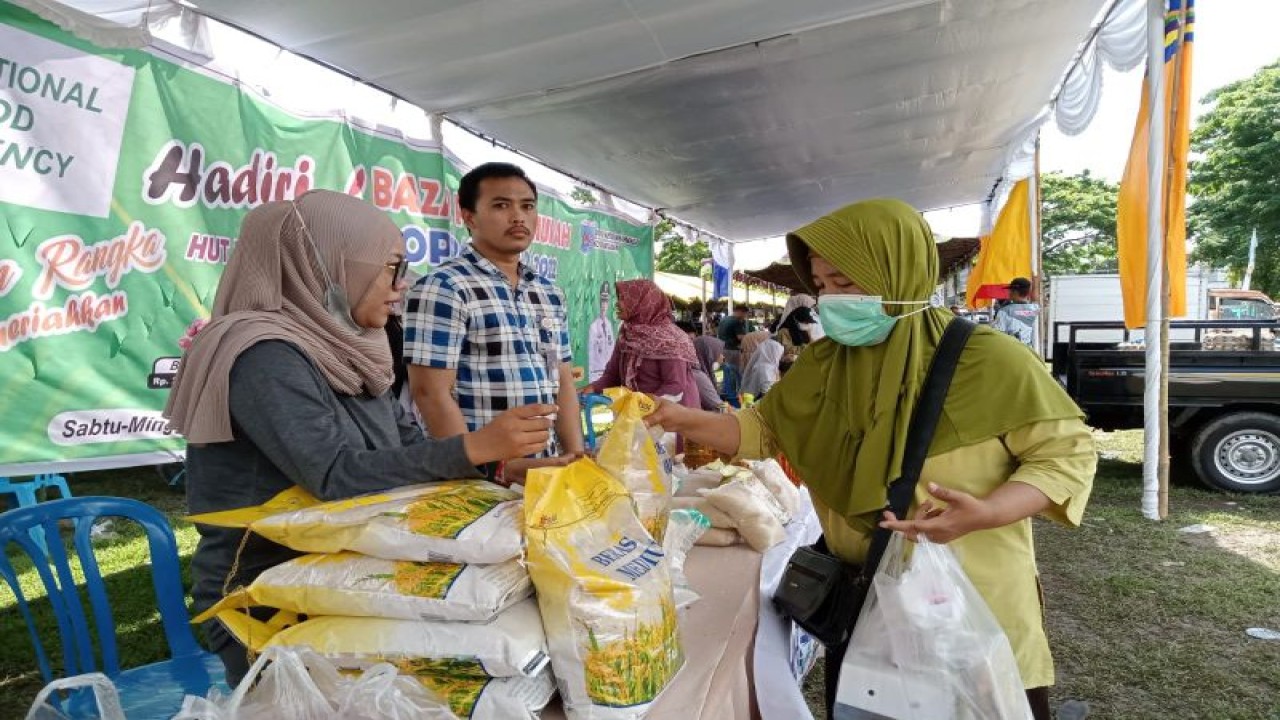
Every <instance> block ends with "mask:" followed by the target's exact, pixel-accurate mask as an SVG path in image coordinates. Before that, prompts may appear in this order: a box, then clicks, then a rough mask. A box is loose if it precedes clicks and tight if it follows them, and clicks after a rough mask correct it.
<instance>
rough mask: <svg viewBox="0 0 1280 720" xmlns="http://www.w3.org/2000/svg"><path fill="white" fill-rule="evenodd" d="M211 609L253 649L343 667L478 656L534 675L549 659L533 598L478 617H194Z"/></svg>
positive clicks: (504, 669) (225, 613)
mask: <svg viewBox="0 0 1280 720" xmlns="http://www.w3.org/2000/svg"><path fill="white" fill-rule="evenodd" d="M214 617H216V618H217V619H218V620H219V621H220V622H222V624H223V625H224V626H226V628H227V631H228V632H230V633H231V634H232V636H234V637H235V638H236V639H237V640H238V641H240V643H241V644H243V645H244V646H245V647H247V648H249V649H250V650H253V651H254V652H261V651H262V650H263V649H264V648H268V647H277V646H295V645H306V646H309V647H310V648H311V649H313V650H315V651H316V653H318V654H320V655H322V656H324V657H326V658H328V659H329V660H331V661H333V663H334V664H335V665H337V666H338V667H339V668H343V669H347V670H363V669H365V668H367V667H369V666H371V665H374V664H376V663H379V662H389V663H391V664H392V665H396V664H398V663H400V662H403V661H417V660H460V661H468V662H474V663H478V664H479V666H480V667H481V668H482V669H483V670H484V673H485V674H486V675H489V676H491V677H510V676H515V675H523V676H526V677H533V676H536V675H537V674H538V673H540V672H542V671H543V670H544V669H546V667H547V663H548V656H547V640H546V636H545V634H544V633H543V631H542V619H541V617H539V614H538V604H537V602H535V601H534V600H532V599H529V600H525V601H523V602H519V603H516V604H515V605H513V606H512V607H511V608H510V609H509V610H507V611H506V612H503V613H502V614H500V615H498V617H496V618H494V619H493V621H492V622H489V623H484V624H480V623H458V622H448V621H443V620H393V619H390V618H362V617H340V616H337V615H329V616H322V617H313V618H309V619H307V620H304V621H302V622H299V623H297V624H296V625H288V626H286V627H284V628H283V629H280V628H281V626H282V625H287V623H288V622H290V621H296V619H297V616H296V614H294V613H290V612H287V611H281V612H279V613H277V616H276V617H275V618H272V620H271V621H268V622H262V621H259V620H256V619H254V618H253V617H250V616H249V615H248V614H247V613H244V612H241V611H239V610H233V609H229V608H226V607H225V606H224V607H221V608H219V607H216V606H215V607H214V608H210V609H209V610H208V611H206V612H204V613H202V614H201V615H199V616H197V617H196V618H195V619H194V620H193V621H192V622H197V623H198V622H205V621H207V620H211V619H213V618H214Z"/></svg>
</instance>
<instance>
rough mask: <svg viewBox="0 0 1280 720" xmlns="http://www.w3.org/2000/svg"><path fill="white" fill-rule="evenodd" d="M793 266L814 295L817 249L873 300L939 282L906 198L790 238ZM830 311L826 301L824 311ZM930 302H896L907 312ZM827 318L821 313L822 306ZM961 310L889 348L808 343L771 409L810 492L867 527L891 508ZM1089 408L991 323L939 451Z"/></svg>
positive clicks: (947, 418)
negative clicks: (915, 414) (893, 485)
mask: <svg viewBox="0 0 1280 720" xmlns="http://www.w3.org/2000/svg"><path fill="white" fill-rule="evenodd" d="M787 247H788V250H789V252H790V255H791V263H792V265H793V267H795V268H796V272H797V273H798V274H799V275H800V279H801V281H802V282H804V283H805V284H806V285H807V286H809V289H810V290H811V291H814V294H815V295H817V292H816V289H815V288H814V287H813V280H812V272H811V266H810V263H809V257H810V254H811V253H812V254H816V255H819V256H821V257H823V258H825V259H826V260H827V261H828V262H830V263H831V264H832V265H834V266H835V267H836V268H838V269H839V270H840V271H841V272H842V273H844V274H845V275H846V276H848V277H849V279H851V280H852V281H853V282H854V283H856V284H857V285H858V286H859V287H860V288H862V290H863V291H864V292H866V293H867V294H869V295H880V296H882V297H883V298H884V299H885V300H894V301H912V302H921V303H923V302H925V301H928V299H929V297H930V295H931V294H932V293H933V290H934V287H935V285H936V284H937V282H938V253H937V250H936V249H935V247H934V241H933V233H932V231H930V229H929V226H928V225H927V224H926V223H925V221H924V218H923V217H921V216H920V213H918V212H916V210H915V209H914V208H912V207H911V206H910V205H907V204H906V203H904V202H901V201H898V200H883V199H882V200H867V201H864V202H859V203H855V204H853V205H850V206H848V207H846V208H843V209H841V210H838V211H836V212H834V213H831V214H830V215H827V216H826V217H823V218H820V219H818V220H816V221H814V222H813V223H810V224H809V225H806V226H804V227H802V228H800V229H799V230H796V231H795V232H793V233H791V234H790V235H788V236H787ZM819 307H821V306H819ZM920 307H921V305H886V306H885V309H886V312H888V313H889V314H890V315H905V314H906V313H909V312H911V311H913V310H918V309H920ZM819 318H821V310H819ZM951 319H952V314H951V313H950V312H948V311H946V310H944V309H941V308H930V309H928V310H925V311H924V312H921V313H916V314H914V315H911V316H910V317H904V318H902V319H901V320H899V321H898V322H897V324H896V325H895V326H894V329H893V332H892V333H891V334H890V335H889V338H888V339H887V340H885V341H884V342H882V343H880V344H879V345H873V346H869V347H847V346H844V345H840V344H838V343H836V342H835V341H834V340H832V339H830V338H825V339H823V340H820V341H818V342H816V343H813V344H811V345H809V347H808V349H807V350H806V351H805V352H804V353H803V354H802V355H801V356H800V359H799V360H798V361H797V362H796V364H795V365H794V366H793V367H792V368H791V371H790V372H788V373H787V374H786V375H785V376H784V377H783V378H782V380H781V381H780V382H779V383H778V384H777V385H775V386H774V387H773V389H772V390H770V391H769V394H768V395H766V396H765V398H764V400H763V401H762V402H761V404H760V406H759V412H760V415H761V417H762V418H763V419H764V422H765V424H766V425H767V426H768V428H769V429H770V431H771V432H772V434H773V436H774V438H775V439H776V440H777V442H778V444H779V445H780V447H781V449H782V451H783V452H784V453H785V454H786V456H787V459H788V460H789V461H790V462H791V464H792V465H793V466H794V467H795V468H796V470H797V472H798V473H799V476H800V477H801V478H802V479H803V480H804V482H805V484H806V485H807V486H808V487H809V489H810V490H811V491H812V492H813V493H814V494H815V495H816V496H817V497H818V498H819V499H820V500H821V501H822V502H823V503H824V504H825V505H827V506H828V507H830V508H831V509H833V510H835V511H836V512H838V513H840V514H841V515H843V516H844V517H845V519H846V520H847V521H850V522H851V524H854V525H855V526H859V527H860V526H864V525H865V526H867V527H870V525H869V523H871V522H874V520H868V519H867V518H866V517H862V518H861V519H860V520H859V519H858V518H859V516H865V515H867V514H868V513H874V512H875V511H877V510H879V509H881V508H883V507H884V504H885V498H886V488H887V487H888V484H889V483H890V482H892V481H893V480H894V479H896V478H897V477H898V475H899V473H900V472H901V469H902V455H903V450H904V448H905V444H906V439H907V426H908V424H909V423H910V421H911V413H912V410H913V409H914V408H915V406H916V400H917V398H918V397H919V395H920V389H921V386H922V385H923V383H924V379H925V375H926V373H927V372H928V368H929V362H930V361H931V360H932V359H933V354H934V351H935V349H936V348H937V346H938V342H939V341H940V340H941V339H942V333H943V330H945V329H946V327H947V324H948V323H949V322H950V321H951ZM1081 416H1082V413H1081V412H1080V409H1079V408H1078V407H1076V405H1075V403H1074V402H1072V401H1071V398H1069V397H1068V396H1067V394H1066V393H1065V392H1064V391H1063V390H1062V388H1061V387H1060V386H1059V385H1058V383H1057V382H1056V381H1054V379H1053V378H1052V376H1051V375H1050V374H1049V372H1048V371H1047V370H1046V369H1045V366H1044V364H1043V363H1042V362H1041V361H1040V359H1039V358H1037V357H1036V356H1035V354H1034V353H1032V352H1030V351H1029V349H1028V348H1027V347H1026V346H1024V345H1022V344H1021V343H1019V342H1018V341H1016V340H1014V339H1013V338H1011V337H1008V336H1006V335H1004V334H1001V333H998V332H995V331H993V330H991V329H989V328H984V327H979V328H977V329H976V330H975V332H974V333H973V335H972V336H971V337H970V339H969V343H968V345H967V346H966V348H965V351H964V353H963V354H962V355H961V359H960V364H959V366H958V367H957V369H956V374H955V378H954V380H953V381H952V383H951V388H950V391H949V392H948V394H947V400H946V403H945V405H944V406H943V413H942V417H941V419H940V420H939V422H938V428H937V430H936V431H935V433H934V437H933V442H932V444H931V445H930V447H929V454H930V455H936V454H939V453H944V452H947V451H949V450H953V449H955V448H958V447H963V446H966V445H972V444H975V443H978V442H982V441H983V440H987V439H989V438H992V437H998V436H1000V435H1004V434H1005V433H1007V432H1009V431H1010V430H1013V429H1015V428H1018V427H1022V426H1025V425H1028V424H1030V423H1034V422H1038V421H1042V420H1054V419H1064V418H1072V417H1081Z"/></svg>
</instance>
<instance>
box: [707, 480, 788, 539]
mask: <svg viewBox="0 0 1280 720" xmlns="http://www.w3.org/2000/svg"><path fill="white" fill-rule="evenodd" d="M703 495H704V496H705V497H706V498H707V499H708V500H710V501H711V504H712V505H714V506H716V507H717V508H719V509H720V510H721V511H723V512H724V513H725V514H727V515H728V516H729V517H731V518H733V519H734V521H735V522H736V523H737V525H738V532H739V533H740V534H741V535H742V537H743V538H744V539H746V541H747V543H748V544H749V545H751V548H752V549H753V550H755V551H756V552H764V551H765V550H768V549H769V548H771V547H773V546H774V545H777V544H778V543H780V542H782V541H783V540H784V539H786V537H787V531H786V528H784V527H783V524H784V522H788V521H790V516H789V515H786V511H785V510H783V509H782V506H781V505H779V504H778V501H777V500H775V499H774V497H773V493H770V492H769V491H768V490H767V489H765V487H764V485H762V484H761V483H760V481H759V480H757V479H756V477H755V476H754V475H752V474H751V473H749V472H748V473H744V474H743V475H739V476H738V477H736V478H734V479H733V480H731V481H729V482H728V483H725V484H724V485H722V486H720V487H718V488H716V489H715V490H708V491H704V492H703ZM784 518H785V520H784Z"/></svg>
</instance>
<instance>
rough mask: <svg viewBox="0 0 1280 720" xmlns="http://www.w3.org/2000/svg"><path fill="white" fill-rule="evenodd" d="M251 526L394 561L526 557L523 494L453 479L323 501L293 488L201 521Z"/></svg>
mask: <svg viewBox="0 0 1280 720" xmlns="http://www.w3.org/2000/svg"><path fill="white" fill-rule="evenodd" d="M190 520H191V521H192V522H195V523H201V524H205V525H218V526H222V527H247V528H249V529H251V530H253V531H254V532H255V533H257V534H259V535H261V536H263V537H265V538H266V539H268V540H271V541H272V542H277V543H280V544H281V545H284V546H286V547H290V548H293V549H294V550H297V551H299V552H307V553H336V552H341V551H343V550H350V551H352V552H358V553H362V554H364V555H370V556H373V557H377V558H384V559H386V560H416V561H419V562H451V563H474V564H479V565H491V564H494V563H500V562H505V561H507V560H510V559H512V558H515V557H519V555H520V551H521V548H522V545H523V538H522V537H521V533H520V495H519V494H518V493H516V492H514V491H512V490H509V489H507V488H504V487H502V486H501V485H495V484H494V483H491V482H486V481H484V480H450V481H447V482H437V483H430V484H427V485H413V486H410V487H404V488H400V489H398V490H392V491H389V492H384V493H372V494H369V495H360V496H357V497H353V498H348V499H346V500H335V501H333V502H326V503H322V502H320V501H319V500H317V499H316V498H314V497H312V496H311V495H309V494H308V493H307V492H306V491H305V490H302V489H301V488H291V489H290V490H286V491H285V492H284V493H281V494H280V495H278V496H276V497H275V498H272V499H271V500H269V501H267V502H266V503H264V504H263V505H261V506H258V507H253V508H241V509H239V510H228V511H225V512H217V513H206V514H204V515H194V516H192V517H191V518H190Z"/></svg>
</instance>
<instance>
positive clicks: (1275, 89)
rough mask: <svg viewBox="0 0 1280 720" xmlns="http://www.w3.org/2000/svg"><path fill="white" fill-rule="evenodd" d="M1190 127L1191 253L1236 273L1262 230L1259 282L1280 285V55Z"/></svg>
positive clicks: (1220, 93) (1228, 89)
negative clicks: (1250, 245)
mask: <svg viewBox="0 0 1280 720" xmlns="http://www.w3.org/2000/svg"><path fill="white" fill-rule="evenodd" d="M1203 103H1204V104H1207V105H1212V107H1211V109H1210V110H1209V111H1208V112H1206V113H1205V114H1204V115H1203V116H1202V117H1201V118H1200V122H1199V123H1198V124H1197V126H1196V128H1195V130H1194V131H1193V132H1192V134H1191V149H1192V151H1193V155H1192V157H1196V159H1195V160H1193V161H1192V162H1191V169H1190V172H1191V176H1190V179H1189V181H1188V187H1187V189H1188V192H1189V193H1190V194H1191V196H1192V198H1193V202H1192V204H1191V207H1190V209H1189V211H1188V224H1189V226H1190V230H1191V232H1192V235H1193V237H1194V238H1195V241H1196V247H1195V250H1194V251H1193V253H1192V257H1193V258H1194V259H1196V260H1200V261H1202V262H1206V263H1208V264H1210V265H1213V266H1216V267H1226V268H1228V269H1230V270H1231V271H1232V274H1233V275H1236V276H1237V277H1238V276H1239V275H1242V274H1243V272H1244V269H1245V266H1246V265H1247V264H1248V261H1249V238H1250V236H1251V235H1252V234H1253V231H1254V230H1255V229H1256V230H1257V231H1258V252H1257V263H1256V266H1255V268H1254V273H1253V279H1254V287H1255V289H1259V290H1263V291H1265V292H1267V293H1269V294H1271V295H1275V294H1276V292H1277V291H1280V61H1277V62H1274V63H1272V64H1270V65H1268V66H1266V67H1264V68H1262V69H1261V70H1259V71H1258V72H1256V73H1254V75H1253V76H1252V77H1250V78H1246V79H1244V80H1241V81H1239V82H1235V83H1232V84H1230V85H1226V86H1224V87H1221V88H1218V89H1217V90H1214V91H1213V92H1211V93H1209V94H1208V95H1207V96H1206V97H1205V99H1204V100H1203Z"/></svg>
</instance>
